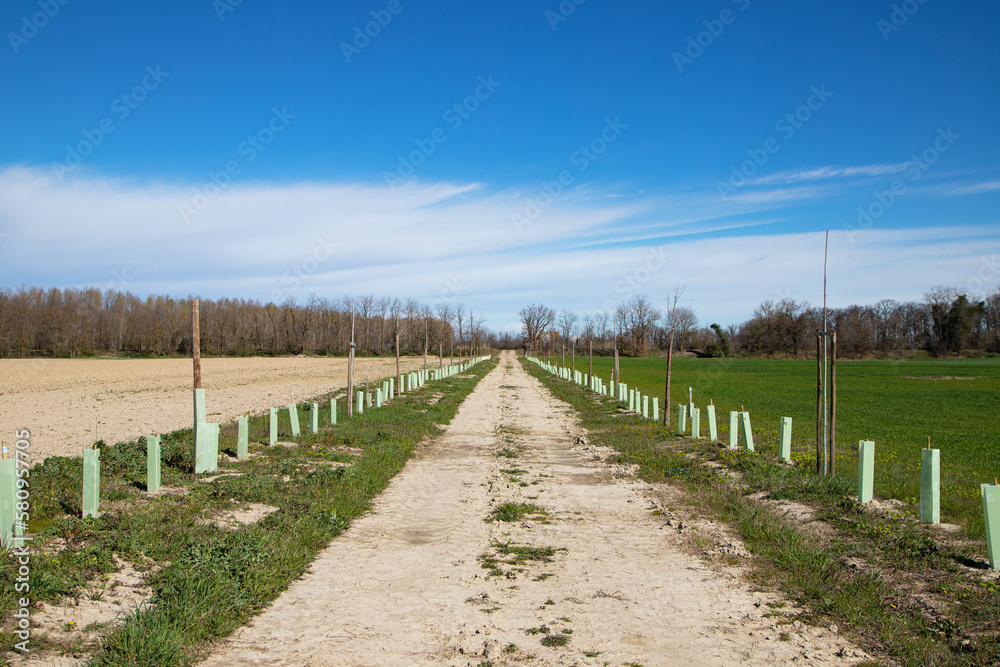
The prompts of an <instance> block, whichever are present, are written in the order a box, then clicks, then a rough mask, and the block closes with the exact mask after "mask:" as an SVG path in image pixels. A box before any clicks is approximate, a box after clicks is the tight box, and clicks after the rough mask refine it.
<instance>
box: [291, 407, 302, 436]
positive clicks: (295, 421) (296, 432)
mask: <svg viewBox="0 0 1000 667" xmlns="http://www.w3.org/2000/svg"><path fill="white" fill-rule="evenodd" d="M288 421H290V422H291V423H292V437H293V438H297V437H299V436H300V435H302V430H301V429H300V428H299V406H298V404H296V403H289V404H288Z"/></svg>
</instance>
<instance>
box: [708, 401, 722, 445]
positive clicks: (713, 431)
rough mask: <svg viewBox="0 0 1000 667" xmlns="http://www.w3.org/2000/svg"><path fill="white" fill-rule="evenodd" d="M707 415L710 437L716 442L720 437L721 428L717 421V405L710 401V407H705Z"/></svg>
mask: <svg viewBox="0 0 1000 667" xmlns="http://www.w3.org/2000/svg"><path fill="white" fill-rule="evenodd" d="M705 410H706V414H705V417H706V419H708V439H709V440H711V441H712V442H715V441H716V440H718V439H719V428H718V426H717V425H716V423H715V405H714V404H712V403H709V405H708V407H707V408H705Z"/></svg>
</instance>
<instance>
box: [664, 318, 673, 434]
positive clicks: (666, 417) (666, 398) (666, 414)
mask: <svg viewBox="0 0 1000 667" xmlns="http://www.w3.org/2000/svg"><path fill="white" fill-rule="evenodd" d="M673 360H674V336H673V334H672V333H671V335H670V343H669V344H668V346H667V379H666V381H665V384H666V386H665V387H664V389H663V425H664V426H666V425H667V424H669V423H670V370H671V369H670V366H671V364H672V363H673Z"/></svg>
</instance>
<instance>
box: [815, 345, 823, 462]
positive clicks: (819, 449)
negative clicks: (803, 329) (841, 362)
mask: <svg viewBox="0 0 1000 667" xmlns="http://www.w3.org/2000/svg"><path fill="white" fill-rule="evenodd" d="M822 346H823V333H822V332H819V331H818V332H816V474H817V475H819V474H820V473H822V471H823V350H822Z"/></svg>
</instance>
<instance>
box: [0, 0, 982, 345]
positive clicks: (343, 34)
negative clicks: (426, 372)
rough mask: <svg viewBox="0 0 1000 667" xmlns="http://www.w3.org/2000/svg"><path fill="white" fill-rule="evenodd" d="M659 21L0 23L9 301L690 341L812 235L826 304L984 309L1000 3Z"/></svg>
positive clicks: (766, 6) (147, 8) (172, 14)
mask: <svg viewBox="0 0 1000 667" xmlns="http://www.w3.org/2000/svg"><path fill="white" fill-rule="evenodd" d="M577 3H579V4H577ZM678 4H681V3H652V2H632V3H624V4H623V3H609V2H605V1H602V0H584V1H582V2H581V1H580V0H577V1H576V2H574V0H564V1H563V2H561V3H560V2H558V1H555V0H551V1H537V2H536V1H527V2H522V3H446V2H433V1H431V0H376V1H366V2H349V3H329V4H328V3H318V2H301V3H294V4H289V3H265V2H255V1H253V0H243V1H242V2H237V0H216V1H215V2H213V1H212V0H199V1H197V2H194V1H177V2H171V3H135V2H131V3H127V2H90V3H86V2H82V0H34V1H30V2H29V1H23V0H12V1H10V2H7V3H5V4H4V6H3V8H2V9H0V28H2V31H3V34H4V35H5V39H4V44H2V45H0V61H2V69H0V81H2V85H3V87H2V90H3V91H4V97H5V104H4V110H3V114H4V121H5V122H4V126H5V132H3V133H2V134H0V234H2V235H3V236H0V284H2V285H5V286H8V287H17V286H18V285H20V284H22V283H25V284H29V285H39V286H59V287H64V286H83V285H95V286H98V287H102V288H104V287H115V288H118V289H128V290H131V291H132V292H134V293H137V294H140V295H145V294H148V293H169V294H172V295H175V296H185V295H187V294H193V295H201V296H204V297H219V296H231V297H248V298H257V299H261V300H264V301H266V300H271V299H276V300H281V299H284V298H287V297H293V298H296V299H298V300H299V301H304V300H306V299H307V298H308V295H309V293H311V292H315V293H317V294H320V295H327V296H339V295H343V294H358V293H364V292H371V293H376V294H391V295H398V296H404V297H414V298H418V299H420V300H422V301H425V302H433V301H436V300H439V299H447V300H455V301H461V302H463V303H465V304H466V305H467V306H469V307H472V308H474V309H475V310H476V311H477V312H479V313H482V314H484V315H485V316H486V317H487V318H488V324H489V325H490V326H491V327H493V328H495V329H502V328H510V327H512V326H516V321H517V316H516V312H517V310H518V309H519V308H520V307H521V306H522V305H525V304H527V303H530V302H536V301H537V302H543V303H546V304H547V305H549V306H552V307H555V308H557V309H562V308H569V309H572V310H574V311H576V312H578V313H581V314H582V313H586V312H593V311H598V310H601V309H607V308H613V307H614V306H615V305H616V304H617V303H619V302H620V301H621V300H622V299H624V298H628V296H630V295H631V294H633V293H645V294H648V295H649V296H650V297H651V298H652V299H653V300H654V302H656V303H657V304H658V305H660V306H663V305H665V304H666V302H667V298H668V297H669V296H670V295H671V294H672V293H673V290H674V288H675V286H677V285H679V284H680V285H686V290H685V294H684V301H685V302H686V304H688V305H690V306H692V307H693V308H694V309H695V310H696V312H697V314H698V316H699V319H700V320H701V321H702V323H703V324H706V325H707V324H708V323H709V322H712V321H719V322H722V323H730V322H739V321H742V320H744V319H746V318H747V317H749V315H750V313H751V311H752V310H753V308H754V306H755V305H756V304H757V303H759V302H760V301H761V300H763V299H768V298H781V297H784V296H791V297H794V298H797V299H808V300H809V301H811V302H813V303H818V302H820V301H821V300H822V253H823V232H824V231H825V230H828V229H829V230H830V231H831V239H830V247H831V261H830V293H831V296H830V302H831V304H833V305H846V304H849V303H869V302H874V301H877V300H879V299H881V298H896V299H901V300H904V299H919V298H921V295H922V293H923V292H925V291H927V290H928V289H929V288H930V287H931V286H932V285H935V284H948V285H955V286H959V287H964V288H967V289H970V290H972V291H984V290H991V289H995V288H996V286H997V279H998V277H1000V268H998V267H997V263H996V255H998V254H1000V224H998V222H1000V221H998V218H1000V215H998V212H1000V129H998V124H997V122H996V119H997V116H998V109H1000V104H998V102H1000V67H998V66H997V65H998V63H1000V41H998V40H997V39H996V30H997V26H998V24H1000V6H998V5H997V4H996V3H993V2H986V1H985V0H983V1H968V2H954V3H945V2H942V1H941V0H925V1H924V2H921V1H920V0H909V1H908V2H895V3H893V2H878V1H875V2H864V3H862V2H848V3H802V2H772V3H763V2H761V1H760V0H735V1H734V0H718V1H713V2H697V3H683V5H682V6H676V5H678ZM366 33H367V34H366ZM859 209H860V210H859Z"/></svg>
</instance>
